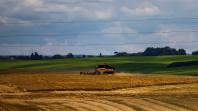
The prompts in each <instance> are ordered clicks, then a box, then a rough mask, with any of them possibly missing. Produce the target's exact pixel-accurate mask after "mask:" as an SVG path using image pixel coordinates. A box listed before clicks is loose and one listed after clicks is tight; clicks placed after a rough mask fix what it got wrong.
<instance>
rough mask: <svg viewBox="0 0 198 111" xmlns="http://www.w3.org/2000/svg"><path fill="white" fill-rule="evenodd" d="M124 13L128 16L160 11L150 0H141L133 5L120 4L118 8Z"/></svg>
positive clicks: (152, 14) (153, 13) (152, 13)
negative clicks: (141, 1) (147, 0)
mask: <svg viewBox="0 0 198 111" xmlns="http://www.w3.org/2000/svg"><path fill="white" fill-rule="evenodd" d="M120 10H121V11H122V12H123V13H124V14H125V15H129V16H154V15H158V14H159V13H160V9H159V7H157V6H155V5H153V4H151V3H150V2H145V3H144V2H143V3H141V4H139V5H137V6H135V7H130V6H128V5H125V6H122V7H121V9H120Z"/></svg>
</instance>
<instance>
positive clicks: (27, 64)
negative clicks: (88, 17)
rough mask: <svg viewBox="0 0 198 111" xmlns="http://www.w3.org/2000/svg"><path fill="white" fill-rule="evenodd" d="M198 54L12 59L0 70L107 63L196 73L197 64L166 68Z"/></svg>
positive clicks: (123, 68)
mask: <svg viewBox="0 0 198 111" xmlns="http://www.w3.org/2000/svg"><path fill="white" fill-rule="evenodd" d="M196 60H198V56H131V57H129V56H128V57H93V58H75V59H58V60H14V61H3V60H2V61H0V71H5V70H21V71H23V70H35V71H36V70H45V71H81V70H89V69H94V67H95V66H96V65H98V64H102V63H107V64H110V65H112V66H114V67H115V68H116V71H118V72H130V73H145V74H147V73H149V74H181V75H198V66H188V67H187V66H185V67H174V68H167V66H168V65H169V64H171V63H173V62H185V61H196Z"/></svg>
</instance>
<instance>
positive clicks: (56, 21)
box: [2, 17, 198, 24]
mask: <svg viewBox="0 0 198 111" xmlns="http://www.w3.org/2000/svg"><path fill="white" fill-rule="evenodd" d="M68 18H69V17H68ZM161 20H166V22H167V20H177V21H179V20H196V21H197V20H198V17H167V18H142V19H122V20H116V19H110V20H69V19H60V20H51V21H49V20H33V19H32V20H31V19H30V20H25V19H24V21H23V22H5V23H2V24H27V23H29V24H70V23H105V22H107V23H108V22H147V21H155V22H156V21H161Z"/></svg>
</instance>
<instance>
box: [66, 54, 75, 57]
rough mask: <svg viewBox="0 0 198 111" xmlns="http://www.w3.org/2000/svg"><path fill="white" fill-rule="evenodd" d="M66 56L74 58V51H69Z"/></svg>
mask: <svg viewBox="0 0 198 111" xmlns="http://www.w3.org/2000/svg"><path fill="white" fill-rule="evenodd" d="M66 57H67V58H74V55H73V54H72V53H68V54H67V56H66Z"/></svg>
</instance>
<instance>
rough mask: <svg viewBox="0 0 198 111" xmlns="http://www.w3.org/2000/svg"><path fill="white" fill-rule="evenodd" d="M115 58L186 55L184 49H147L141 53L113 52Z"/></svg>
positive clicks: (196, 53) (196, 52) (193, 53)
mask: <svg viewBox="0 0 198 111" xmlns="http://www.w3.org/2000/svg"><path fill="white" fill-rule="evenodd" d="M114 54H115V56H162V55H187V53H186V50H185V49H178V50H177V49H175V48H171V47H168V46H167V47H161V48H160V47H157V48H154V47H148V48H146V49H145V50H144V51H143V52H138V53H127V52H114ZM192 55H198V51H194V52H192Z"/></svg>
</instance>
